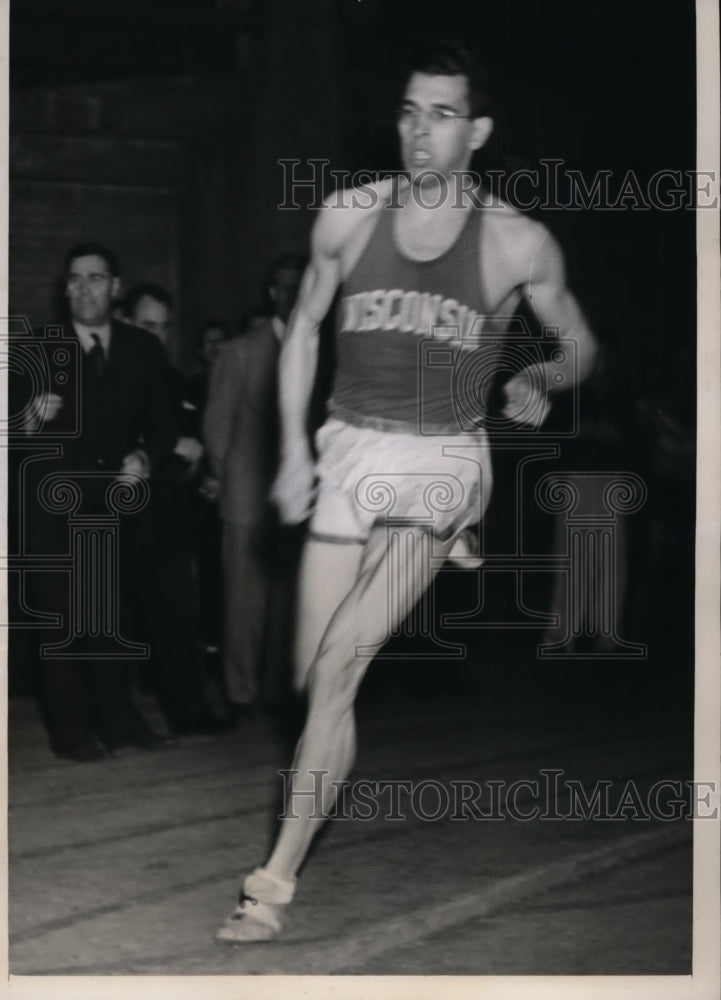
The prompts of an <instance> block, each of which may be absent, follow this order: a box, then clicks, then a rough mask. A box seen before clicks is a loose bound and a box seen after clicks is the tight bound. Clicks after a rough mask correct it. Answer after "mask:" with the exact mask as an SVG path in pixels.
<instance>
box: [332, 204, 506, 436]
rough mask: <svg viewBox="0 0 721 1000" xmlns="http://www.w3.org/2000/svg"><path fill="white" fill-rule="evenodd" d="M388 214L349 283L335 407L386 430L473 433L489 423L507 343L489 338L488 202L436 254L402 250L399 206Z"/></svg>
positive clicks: (339, 337) (339, 336)
mask: <svg viewBox="0 0 721 1000" xmlns="http://www.w3.org/2000/svg"><path fill="white" fill-rule="evenodd" d="M378 214H379V218H378V223H377V224H376V226H375V229H374V230H373V233H372V235H371V237H370V239H369V241H368V244H367V245H366V247H365V249H364V251H363V253H362V254H361V257H360V259H359V261H358V263H357V264H356V266H355V267H354V269H353V271H352V272H351V273H350V275H349V276H348V278H347V279H346V280H345V282H344V283H343V287H342V297H341V300H340V303H339V308H338V314H337V322H336V359H337V367H336V373H335V382H334V388H333V393H332V399H331V410H332V413H333V415H334V416H336V417H338V418H340V419H341V420H346V421H347V422H351V423H358V424H362V425H369V426H375V427H377V428H378V429H381V430H383V429H385V430H396V429H397V430H399V431H405V432H409V431H410V432H412V433H424V432H428V431H431V432H439V431H448V432H451V433H452V432H458V431H467V430H469V429H470V428H472V426H474V425H476V424H480V423H482V420H483V412H482V403H481V396H483V395H485V394H486V392H487V389H488V385H487V383H488V382H489V380H490V378H491V374H492V369H493V367H494V365H493V358H492V357H491V355H494V356H495V355H496V354H497V344H496V345H493V346H492V345H491V344H490V343H487V344H486V345H483V344H482V343H481V342H480V334H481V327H482V324H483V320H484V317H485V315H486V314H487V311H488V308H487V301H486V299H485V297H484V295H483V291H482V289H481V282H480V254H479V244H480V226H481V225H482V209H471V210H470V211H469V212H468V218H467V219H466V221H465V223H464V225H463V228H462V229H461V232H460V233H459V235H458V237H457V239H456V242H455V243H454V244H453V245H452V246H451V247H450V248H449V249H448V250H447V251H446V252H445V253H443V254H441V256H439V257H437V258H435V259H434V260H428V261H416V260H411V259H409V258H407V257H406V256H404V254H403V253H401V251H400V250H399V249H398V247H397V245H396V240H395V233H394V218H395V216H394V209H390V208H383V209H381V210H380V211H379V213H378ZM484 346H485V348H486V349H485V350H482V349H481V348H482V347H484ZM489 349H490V353H489Z"/></svg>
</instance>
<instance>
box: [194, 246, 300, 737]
mask: <svg viewBox="0 0 721 1000" xmlns="http://www.w3.org/2000/svg"><path fill="white" fill-rule="evenodd" d="M302 271H303V265H302V262H301V261H300V260H299V259H298V258H295V257H291V256H286V257H282V258H280V259H278V260H276V261H275V262H274V264H273V265H272V267H271V270H270V277H269V281H268V296H269V300H270V303H271V307H272V315H269V316H268V318H267V320H266V321H265V322H264V323H260V324H256V325H254V326H253V327H252V328H250V329H249V330H248V331H247V332H246V333H244V334H242V335H241V336H239V337H236V338H234V339H232V340H230V341H228V342H227V343H226V344H223V346H222V347H221V348H220V351H219V353H218V358H217V360H216V362H215V365H214V368H213V372H212V375H211V381H210V390H209V393H208V405H207V408H206V411H205V417H204V421H203V430H204V435H205V444H206V447H207V450H208V459H209V463H210V468H211V472H212V473H213V475H214V476H215V478H216V479H217V480H218V481H219V483H220V514H221V517H222V519H223V576H224V604H225V626H224V643H223V669H224V675H225V681H226V687H227V694H228V701H229V703H230V708H231V715H232V716H233V717H234V718H235V719H236V720H237V719H239V718H243V717H244V716H245V717H252V715H253V714H254V712H255V705H256V702H257V701H258V689H259V679H260V677H259V675H260V671H261V664H262V661H263V651H264V642H265V638H266V631H267V622H268V609H269V600H270V595H271V586H272V562H271V557H272V550H273V542H274V534H275V532H276V530H277V529H276V525H275V524H274V521H273V513H272V508H271V506H270V503H269V490H270V485H271V483H272V481H273V477H274V475H275V471H276V459H277V446H278V412H277V389H276V381H277V364H278V355H279V351H280V345H281V342H282V340H283V336H284V333H285V326H286V323H287V321H288V318H289V316H290V313H291V310H292V308H293V305H294V302H295V297H296V295H297V292H298V287H299V285H300V279H301V276H302ZM284 627H285V629H286V630H287V629H289V627H290V623H289V622H287V621H286V622H285V623H280V622H274V628H275V629H281V630H282V629H283V628H284Z"/></svg>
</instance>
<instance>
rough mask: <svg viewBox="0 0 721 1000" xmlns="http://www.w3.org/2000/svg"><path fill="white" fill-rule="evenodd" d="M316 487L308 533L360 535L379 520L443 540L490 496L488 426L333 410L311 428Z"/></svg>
mask: <svg viewBox="0 0 721 1000" xmlns="http://www.w3.org/2000/svg"><path fill="white" fill-rule="evenodd" d="M316 445H317V448H318V455H319V457H318V463H317V466H316V472H317V476H318V495H317V499H316V504H315V510H314V512H313V515H312V517H311V521H310V534H311V536H312V537H313V538H316V539H318V540H320V541H329V542H341V543H342V542H345V543H355V542H360V543H363V542H366V541H367V540H368V537H369V535H370V531H371V528H373V527H374V526H375V525H378V524H394V525H398V524H403V525H406V526H408V527H418V528H420V529H421V530H425V531H428V532H430V533H431V534H433V535H434V536H435V537H437V538H439V539H441V540H446V539H449V538H452V537H453V536H454V535H457V534H458V532H460V531H462V530H463V528H466V527H468V526H469V525H471V524H478V523H479V522H480V521H481V519H482V517H483V514H484V513H485V510H486V508H487V506H488V502H489V500H490V497H491V487H492V473H491V455H490V447H489V445H488V439H487V437H486V433H485V431H483V430H477V431H475V432H473V433H471V434H439V435H433V436H429V435H422V434H405V433H397V432H395V431H393V432H388V431H379V430H376V429H375V428H370V427H357V426H355V425H354V424H347V423H344V422H342V421H340V420H338V419H336V418H334V417H331V418H330V419H329V420H328V421H327V422H326V423H325V424H324V425H323V427H321V429H320V430H319V431H318V433H317V435H316Z"/></svg>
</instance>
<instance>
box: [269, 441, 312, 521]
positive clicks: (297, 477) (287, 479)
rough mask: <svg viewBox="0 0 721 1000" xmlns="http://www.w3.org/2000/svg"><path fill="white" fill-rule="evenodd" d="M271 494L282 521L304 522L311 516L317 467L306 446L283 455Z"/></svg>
mask: <svg viewBox="0 0 721 1000" xmlns="http://www.w3.org/2000/svg"><path fill="white" fill-rule="evenodd" d="M271 498H272V500H273V501H274V502H275V505H276V506H277V508H278V513H279V514H280V519H281V521H282V522H283V524H302V522H303V521H306V520H307V519H308V517H309V516H310V512H311V510H312V507H313V501H314V499H315V471H314V467H313V459H312V457H311V454H310V451H309V449H308V447H307V446H301V447H298V448H294V449H293V451H292V452H288V453H286V454H285V455H284V456H283V457H282V458H281V462H280V466H279V468H278V475H277V476H276V477H275V482H274V483H273V488H272V490H271Z"/></svg>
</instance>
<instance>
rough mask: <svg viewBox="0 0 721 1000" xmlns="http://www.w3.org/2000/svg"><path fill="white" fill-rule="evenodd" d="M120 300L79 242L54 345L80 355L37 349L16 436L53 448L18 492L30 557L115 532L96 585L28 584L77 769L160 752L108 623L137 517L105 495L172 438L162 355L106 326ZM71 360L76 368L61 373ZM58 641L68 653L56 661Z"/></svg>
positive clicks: (142, 475)
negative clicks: (53, 623)
mask: <svg viewBox="0 0 721 1000" xmlns="http://www.w3.org/2000/svg"><path fill="white" fill-rule="evenodd" d="M119 289H120V275H119V269H118V265H117V261H116V259H115V256H114V255H113V254H112V253H111V252H110V251H109V250H107V249H106V248H105V247H103V246H101V245H100V244H97V243H85V244H81V245H79V246H77V247H74V248H73V249H72V250H70V251H69V253H68V254H67V255H66V258H65V267H64V290H65V300H66V303H67V319H68V320H69V322H66V323H65V324H64V334H63V336H64V339H65V340H66V341H68V342H71V341H73V340H76V341H77V343H78V345H79V350H78V351H77V355H75V354H73V353H72V352H71V351H69V350H61V351H57V350H53V349H52V348H53V346H57V343H58V342H57V340H52V339H45V340H43V339H42V338H40V341H39V345H38V346H39V347H40V348H43V347H48V348H50V349H49V350H48V351H47V359H48V360H47V365H46V369H45V370H46V372H47V378H46V379H45V380H44V384H39V385H38V386H37V389H36V395H35V397H34V399H33V401H32V404H31V405H30V406H29V407H28V408H27V413H28V420H27V422H26V426H25V431H26V433H27V434H28V435H29V436H31V437H32V438H33V439H35V443H37V444H43V443H44V436H45V441H46V442H47V443H48V444H50V445H52V447H50V448H49V449H47V451H44V452H42V453H41V452H40V451H39V452H38V458H39V459H40V460H36V461H33V462H32V464H31V465H30V466H28V469H29V470H31V472H30V474H29V476H28V478H26V479H25V480H23V483H22V484H21V485H20V486H19V489H20V490H21V491H22V495H21V496H20V498H19V499H20V502H21V503H22V505H23V508H24V511H25V515H26V518H27V522H28V526H29V529H30V535H29V537H30V539H31V544H32V547H33V549H34V550H35V552H36V553H38V554H40V555H42V556H43V557H45V558H47V557H48V556H59V557H61V558H62V557H64V556H66V555H67V554H68V552H69V538H70V535H71V531H70V529H71V523H74V524H76V525H77V524H78V523H79V519H82V518H90V519H91V520H93V523H96V524H97V525H99V526H100V527H101V528H102V526H103V525H110V524H111V523H112V524H114V525H115V534H114V535H113V540H112V545H113V546H115V547H116V552H117V563H116V564H115V565H113V564H112V561H111V562H110V563H108V562H105V563H104V564H103V565H104V566H105V568H106V570H107V572H106V573H105V575H103V573H102V572H101V571H100V570H98V574H97V579H95V581H94V582H93V581H88V580H87V579H84V578H82V577H81V571H80V569H79V568H78V566H75V567H74V569H73V570H72V572H70V573H68V572H63V571H62V569H63V566H62V565H60V566H58V568H57V569H56V570H53V571H49V570H47V569H46V570H44V571H42V572H38V573H36V574H33V583H32V598H33V602H36V603H37V604H38V605H39V607H38V610H39V611H42V612H45V613H51V614H54V615H56V616H59V622H60V624H59V626H58V627H57V628H55V629H52V630H49V631H48V633H47V634H46V635H45V636H43V640H44V641H45V643H47V644H49V646H51V647H54V648H55V653H53V650H52V649H50V650H48V649H46V650H45V652H44V653H42V654H41V657H40V660H41V685H42V696H43V703H44V704H43V707H44V717H45V721H46V724H47V727H48V730H49V734H50V744H51V747H52V749H53V751H54V752H55V753H56V754H57V755H58V756H59V757H64V758H68V759H70V760H75V761H78V762H87V761H93V760H97V759H99V758H101V757H103V756H105V755H106V754H107V753H108V751H112V750H115V749H119V748H122V747H126V746H135V747H142V748H148V749H150V748H152V747H153V746H154V745H155V744H156V743H157V742H159V739H158V737H156V735H155V734H154V733H153V732H152V731H151V730H150V729H149V728H148V726H147V724H146V722H145V720H144V719H143V718H142V717H141V716H140V714H139V713H138V711H137V709H136V708H135V707H134V705H133V703H132V700H131V697H130V690H131V678H130V672H129V668H128V664H127V662H125V661H124V660H123V658H122V653H123V650H124V648H125V647H124V645H123V639H124V636H123V620H122V615H121V616H120V620H119V619H118V614H119V612H120V608H121V605H122V604H123V593H124V589H125V587H126V585H127V583H128V581H129V580H130V579H132V574H133V572H134V570H133V567H134V566H135V565H136V564H137V561H138V554H139V553H138V542H137V538H136V537H135V533H134V530H133V529H134V524H133V522H134V519H137V514H134V515H132V516H128V517H125V516H123V503H124V500H123V497H122V496H120V494H117V497H118V500H117V503H116V505H115V506H113V502H114V501H112V500H111V501H109V500H108V497H109V495H110V494H109V492H108V491H109V490H110V491H112V490H113V489H114V484H117V483H121V484H122V483H123V482H125V483H128V484H137V483H139V482H142V481H145V480H148V479H149V477H150V476H151V474H152V471H153V468H154V466H155V465H156V464H157V463H158V462H159V461H160V460H161V459H162V458H163V457H165V456H166V455H168V454H170V453H171V451H172V447H173V445H174V442H175V438H176V436H177V429H176V426H175V423H176V420H175V411H174V407H173V401H172V397H171V395H170V392H169V386H168V379H167V374H166V362H165V358H164V355H163V350H162V348H161V346H160V343H159V342H158V340H157V339H156V338H155V337H154V336H153V335H152V334H150V333H147V332H146V331H145V330H140V329H138V328H137V327H134V326H130V325H127V324H125V323H121V322H120V321H119V320H117V319H115V318H113V317H112V309H113V305H114V303H115V301H116V299H117V297H118V293H119ZM47 329H48V328H46V333H47ZM71 358H75V359H76V362H75V363H69V360H68V359H71ZM51 476H55V477H56V478H55V481H57V483H58V484H59V486H58V489H59V490H60V492H61V493H62V492H63V491H65V493H66V495H68V496H72V495H77V497H78V500H79V502H78V504H77V505H75V506H74V507H73V510H72V511H70V512H68V511H65V512H63V510H62V509H58V506H57V504H56V503H55V501H54V499H53V497H52V496H51V495H50V493H48V488H49V485H50V484H51V483H52V482H53V480H52V479H49V478H48V477H51ZM66 483H69V484H70V485H69V486H66V485H65V484H66ZM43 484H44V486H43ZM44 489H45V492H43V490H44ZM116 492H117V491H116ZM126 492H127V496H128V497H129V496H130V492H128V491H126ZM59 495H60V494H58V496H59ZM113 495H115V494H113ZM61 506H62V505H61ZM114 515H118V516H115V517H114ZM88 523H89V522H88ZM111 530H112V529H111ZM107 538H109V536H106V543H105V544H106V545H107V544H111V543H110V542H109V541H107ZM71 554H72V552H71ZM104 555H105V556H107V552H105V553H104ZM98 565H100V564H98ZM116 574H117V575H116ZM86 584H87V586H88V589H83V588H84V587H85V585H86ZM91 608H95V609H96V610H95V611H94V612H93V614H95V618H92V615H91V612H90V609H91ZM91 619H92V620H91ZM68 631H69V632H70V633H71V635H72V639H71V642H70V647H71V651H70V650H69V649H65V650H61V649H59V648H58V647H59V646H62V644H63V639H64V637H65V634H66V633H68ZM106 631H107V633H108V634H106Z"/></svg>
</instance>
